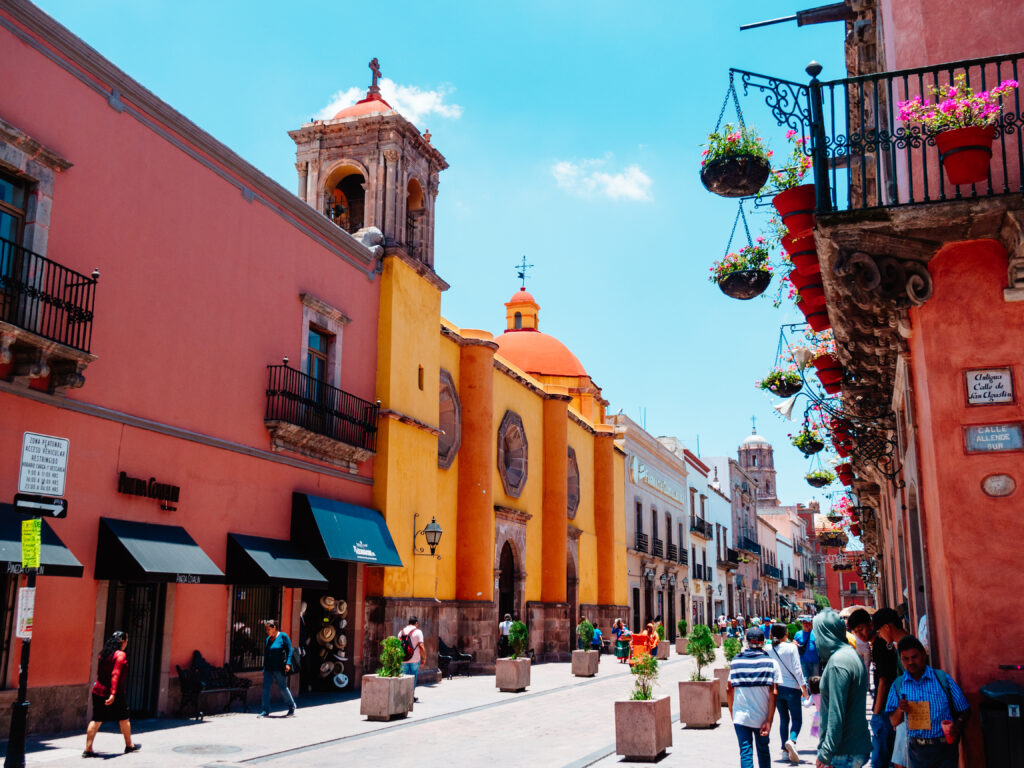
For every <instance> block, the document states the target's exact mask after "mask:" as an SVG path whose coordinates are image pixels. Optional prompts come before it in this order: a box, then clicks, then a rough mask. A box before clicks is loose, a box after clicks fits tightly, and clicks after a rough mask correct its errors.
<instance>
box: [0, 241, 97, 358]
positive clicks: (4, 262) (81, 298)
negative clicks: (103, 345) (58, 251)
mask: <svg viewBox="0 0 1024 768" xmlns="http://www.w3.org/2000/svg"><path fill="white" fill-rule="evenodd" d="M93 274H94V275H98V273H93ZM95 295H96V277H86V276H85V275H83V274H80V273H78V272H75V271H74V270H73V269H68V268H67V267H65V266H63V265H61V264H58V263H57V262H55V261H52V260H50V259H48V258H46V257H45V256H40V255H39V254H38V253H33V252H32V251H30V250H28V249H27V248H22V247H21V246H20V245H18V244H17V243H13V242H11V241H10V240H4V239H3V238H0V321H2V322H5V323H9V324H11V325H14V326H17V327H18V328H22V329H23V330H26V331H29V332H30V333H34V334H36V335H37V336H42V337H43V338H45V339H49V340H50V341H56V342H57V343H58V344H64V345H65V346H68V347H72V348H73V349H77V350H79V351H81V352H88V351H89V346H90V344H91V343H92V317H93V301H94V299H95Z"/></svg>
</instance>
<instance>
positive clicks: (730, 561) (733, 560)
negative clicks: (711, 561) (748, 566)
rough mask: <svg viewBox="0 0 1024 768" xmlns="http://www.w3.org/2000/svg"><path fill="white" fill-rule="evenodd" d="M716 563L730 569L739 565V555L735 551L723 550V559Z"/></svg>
mask: <svg viewBox="0 0 1024 768" xmlns="http://www.w3.org/2000/svg"><path fill="white" fill-rule="evenodd" d="M718 562H720V563H722V564H723V565H725V566H726V567H727V568H728V567H731V566H734V565H739V563H740V553H739V552H737V551H736V550H735V549H731V548H727V549H726V550H725V557H724V558H721V557H720V558H719V559H718Z"/></svg>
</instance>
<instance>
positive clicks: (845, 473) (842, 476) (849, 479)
mask: <svg viewBox="0 0 1024 768" xmlns="http://www.w3.org/2000/svg"><path fill="white" fill-rule="evenodd" d="M836 474H837V475H839V481H840V482H841V483H842V484H843V485H853V465H852V464H851V463H850V462H846V463H844V464H839V465H838V466H837V467H836Z"/></svg>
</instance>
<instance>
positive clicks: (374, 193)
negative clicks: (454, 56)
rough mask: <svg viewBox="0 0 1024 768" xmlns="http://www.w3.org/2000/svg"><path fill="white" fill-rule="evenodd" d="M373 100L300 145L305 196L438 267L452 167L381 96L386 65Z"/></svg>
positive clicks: (374, 68)
mask: <svg viewBox="0 0 1024 768" xmlns="http://www.w3.org/2000/svg"><path fill="white" fill-rule="evenodd" d="M370 71H371V72H372V74H373V81H372V83H371V85H370V87H369V89H368V90H367V91H366V98H364V99H362V100H361V101H360V102H358V103H357V104H354V105H352V106H351V107H346V108H345V109H343V110H341V111H340V112H339V113H338V114H336V115H335V116H334V117H332V118H331V119H330V120H314V121H313V122H310V123H306V124H305V125H303V126H302V127H301V128H299V129H298V130H295V131H290V132H289V133H288V135H289V136H291V137H292V140H294V141H295V145H296V153H295V154H296V157H295V159H296V162H295V168H296V170H297V171H298V172H299V187H298V194H299V197H301V198H302V199H303V200H305V201H306V202H307V203H309V204H310V205H311V206H313V207H314V208H316V209H317V210H318V211H320V212H321V213H323V214H324V215H325V216H327V217H328V218H329V219H331V220H332V221H333V222H334V223H335V224H337V225H338V226H339V227H341V228H343V229H344V230H346V231H347V232H350V233H352V234H355V233H357V232H359V231H360V230H362V229H365V228H367V227H376V228H377V229H379V230H380V231H381V232H383V234H384V248H385V252H386V253H388V252H396V251H397V252H404V254H405V255H407V256H409V257H411V258H413V259H415V260H416V261H418V262H421V263H422V264H425V265H426V266H428V267H430V268H431V269H433V267H434V201H435V199H436V198H437V187H438V178H437V177H438V174H439V173H440V172H441V171H443V170H444V169H445V168H447V167H448V163H447V161H445V159H444V156H443V155H442V154H441V153H440V152H438V151H437V150H436V149H435V148H434V147H433V146H432V145H431V143H430V133H429V132H427V133H426V134H421V133H420V132H419V130H418V129H417V128H416V126H414V125H413V124H412V123H410V122H409V121H408V120H406V119H405V118H404V117H402V116H401V115H400V114H399V113H398V112H396V111H395V110H394V109H393V108H392V107H391V105H390V104H388V103H387V102H386V101H384V99H383V98H382V97H381V95H380V88H379V86H378V85H377V78H378V77H380V65H379V64H378V63H377V59H374V60H373V61H371V62H370Z"/></svg>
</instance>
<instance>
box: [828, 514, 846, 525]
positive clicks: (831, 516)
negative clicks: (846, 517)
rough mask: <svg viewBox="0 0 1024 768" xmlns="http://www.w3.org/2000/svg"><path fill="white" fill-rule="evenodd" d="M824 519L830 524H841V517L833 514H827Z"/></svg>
mask: <svg viewBox="0 0 1024 768" xmlns="http://www.w3.org/2000/svg"><path fill="white" fill-rule="evenodd" d="M825 517H827V518H828V520H829V522H830V523H838V522H841V521H842V519H843V516H842V515H840V514H837V513H835V512H829V513H828V514H827V515H825Z"/></svg>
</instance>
